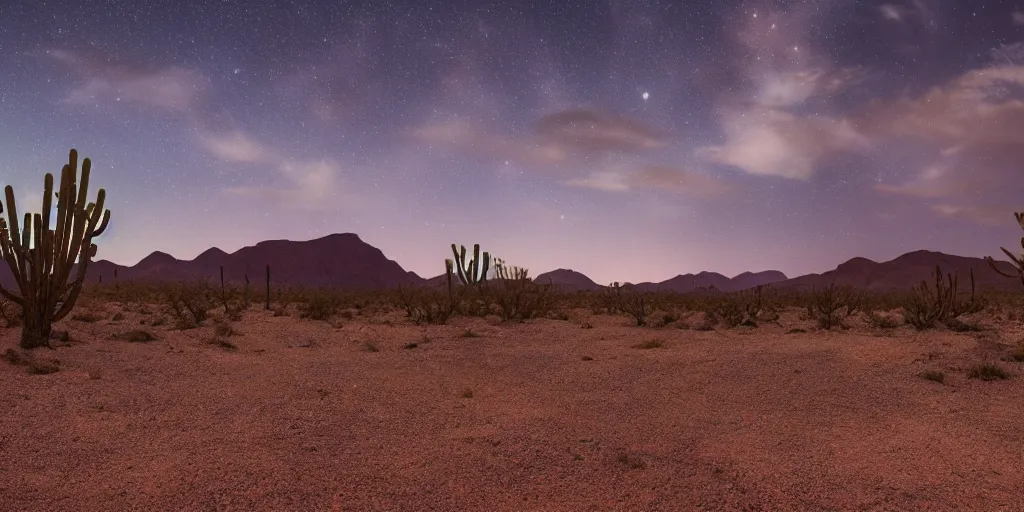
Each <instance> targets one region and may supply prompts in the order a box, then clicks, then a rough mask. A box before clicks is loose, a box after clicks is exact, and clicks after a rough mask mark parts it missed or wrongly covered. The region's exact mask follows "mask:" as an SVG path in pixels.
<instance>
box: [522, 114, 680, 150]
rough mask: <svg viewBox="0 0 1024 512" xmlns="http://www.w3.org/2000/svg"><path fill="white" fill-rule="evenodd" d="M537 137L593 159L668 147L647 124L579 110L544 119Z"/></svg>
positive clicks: (540, 121) (535, 130)
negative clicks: (609, 154)
mask: <svg viewBox="0 0 1024 512" xmlns="http://www.w3.org/2000/svg"><path fill="white" fill-rule="evenodd" d="M534 133H535V134H536V136H537V137H538V138H539V139H541V140H542V141H545V142H547V143H549V144H556V145H560V146H563V147H565V148H571V149H573V150H575V151H579V152H582V153H586V154H589V155H599V154H604V153H609V152H629V153H636V152H642V151H647V150H650V149H655V148H659V147H662V146H664V141H663V139H662V136H661V135H660V134H659V133H658V132H657V131H656V130H654V129H653V128H651V127H649V126H647V125H646V124H644V123H642V122H640V121H638V120H635V119H630V118H628V117H625V116H620V115H615V114H611V113H608V112H604V111H601V110H596V109H583V108H575V109H569V110H563V111H561V112H555V113H553V114H549V115H546V116H544V117H541V118H540V119H538V120H537V122H536V123H534Z"/></svg>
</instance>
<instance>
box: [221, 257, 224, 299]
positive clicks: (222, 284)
mask: <svg viewBox="0 0 1024 512" xmlns="http://www.w3.org/2000/svg"><path fill="white" fill-rule="evenodd" d="M220 296H221V297H223V296H224V265H221V266H220Z"/></svg>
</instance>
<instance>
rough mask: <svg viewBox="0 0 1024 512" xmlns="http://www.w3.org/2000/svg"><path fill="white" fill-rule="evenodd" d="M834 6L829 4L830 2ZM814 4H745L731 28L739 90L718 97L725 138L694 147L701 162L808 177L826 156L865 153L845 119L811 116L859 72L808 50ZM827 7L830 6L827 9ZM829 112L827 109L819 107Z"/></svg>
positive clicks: (864, 145)
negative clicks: (786, 7) (771, 6)
mask: <svg viewBox="0 0 1024 512" xmlns="http://www.w3.org/2000/svg"><path fill="white" fill-rule="evenodd" d="M829 5H831V4H829ZM819 7H820V6H819V5H818V4H815V5H805V4H797V5H795V6H793V7H792V8H790V9H789V10H781V9H768V8H767V4H766V3H765V2H759V1H748V2H746V3H745V4H744V5H743V6H742V8H741V9H740V11H739V12H744V13H750V12H768V13H770V14H767V15H764V16H751V15H744V16H739V17H737V18H736V19H737V20H739V21H737V22H735V23H733V25H732V26H731V28H732V31H733V34H734V36H735V40H736V42H737V43H738V45H739V46H738V48H737V49H736V50H735V53H736V55H737V58H736V61H737V63H738V64H737V65H738V66H739V68H738V73H739V74H740V75H741V77H742V78H743V80H742V81H741V84H740V88H738V89H734V90H732V91H728V92H722V93H721V95H720V98H719V101H718V106H717V115H718V119H719V126H720V128H721V131H722V141H721V142H720V143H718V144H709V145H707V146H704V147H701V148H698V149H697V151H696V154H697V156H698V157H699V158H702V159H703V160H704V161H706V162H709V163H713V164H719V165H725V166H731V167H735V168H737V169H739V170H742V171H744V172H746V173H749V174H756V175H762V176H778V177H782V178H788V179H798V180H807V179H809V178H811V177H812V176H814V175H815V174H816V173H817V171H818V168H819V165H820V163H821V161H822V160H823V159H824V158H825V157H827V156H828V155H830V154H833V153H837V152H844V151H854V150H862V149H866V148H867V147H868V146H869V142H870V141H869V140H868V139H867V138H866V137H865V136H864V135H863V134H861V133H859V131H858V130H857V128H856V127H855V126H854V125H853V124H852V123H851V122H850V121H849V120H848V119H846V118H844V117H842V116H841V115H837V114H813V113H811V112H815V111H818V110H819V109H817V108H809V107H816V106H820V105H822V104H824V103H826V102H827V101H828V100H830V99H831V98H833V97H834V96H836V95H837V94H839V93H842V92H844V91H846V90H847V89H849V88H851V87H854V86H856V85H857V84H858V83H860V81H861V79H862V73H861V72H860V70H858V69H854V68H841V67H837V66H836V65H835V64H834V63H833V62H831V61H830V58H829V57H828V55H827V53H826V52H823V51H820V50H819V49H817V48H815V47H814V46H812V44H811V42H812V41H814V37H812V32H813V31H812V28H813V26H814V25H815V20H816V19H817V18H818V17H820V16H821V15H822V9H820V8H819ZM825 10H827V9H825ZM821 110H822V111H825V112H827V111H828V110H827V109H821Z"/></svg>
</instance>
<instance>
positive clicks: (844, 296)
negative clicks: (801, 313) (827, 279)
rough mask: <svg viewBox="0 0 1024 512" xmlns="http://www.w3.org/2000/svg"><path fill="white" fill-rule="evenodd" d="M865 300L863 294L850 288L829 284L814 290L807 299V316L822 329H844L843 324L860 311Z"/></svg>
mask: <svg viewBox="0 0 1024 512" xmlns="http://www.w3.org/2000/svg"><path fill="white" fill-rule="evenodd" d="M863 299H864V295H863V294H862V293H860V292H857V291H855V290H854V289H853V288H851V287H849V286H836V285H834V284H829V285H826V286H825V287H824V288H821V289H812V290H811V292H810V294H809V295H808V297H807V316H808V317H810V318H811V319H813V320H815V321H816V322H817V323H818V327H820V328H822V329H826V330H830V329H832V328H833V327H842V326H843V322H844V321H845V320H846V319H847V318H849V317H850V316H851V315H853V314H854V313H856V312H857V310H858V309H860V307H861V303H862V301H863Z"/></svg>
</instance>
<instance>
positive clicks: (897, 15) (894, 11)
mask: <svg viewBox="0 0 1024 512" xmlns="http://www.w3.org/2000/svg"><path fill="white" fill-rule="evenodd" d="M878 10H879V11H880V12H881V13H882V17H883V18H885V19H887V20H892V21H900V20H902V19H903V15H902V14H901V12H902V11H901V9H900V8H899V7H897V6H895V5H892V4H882V5H881V6H879V8H878Z"/></svg>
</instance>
